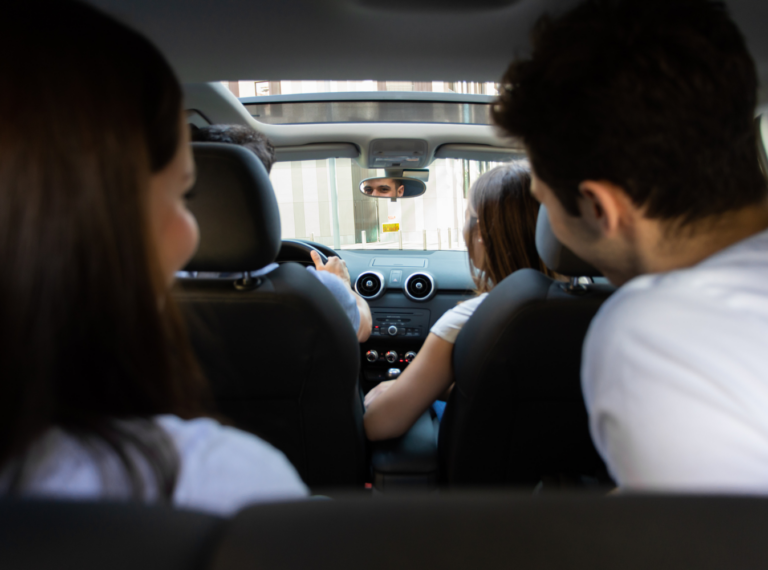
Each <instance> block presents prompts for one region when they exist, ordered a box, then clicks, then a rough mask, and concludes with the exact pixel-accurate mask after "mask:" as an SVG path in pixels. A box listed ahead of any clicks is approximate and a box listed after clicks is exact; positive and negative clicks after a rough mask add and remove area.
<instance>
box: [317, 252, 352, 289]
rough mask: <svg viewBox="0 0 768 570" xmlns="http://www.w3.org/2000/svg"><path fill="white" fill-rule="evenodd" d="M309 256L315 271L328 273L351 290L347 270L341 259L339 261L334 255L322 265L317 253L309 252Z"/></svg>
mask: <svg viewBox="0 0 768 570" xmlns="http://www.w3.org/2000/svg"><path fill="white" fill-rule="evenodd" d="M309 256H310V257H311V258H312V261H313V262H314V263H315V269H317V270H318V271H327V272H328V273H333V274H334V275H336V276H337V277H340V278H341V280H342V281H344V283H346V284H347V287H349V288H352V281H351V279H350V278H349V270H348V269H347V264H346V262H345V261H344V260H343V259H340V258H338V257H336V256H335V255H334V256H331V257H329V258H328V261H327V263H323V260H322V259H321V258H320V255H319V254H318V252H317V251H310V252H309Z"/></svg>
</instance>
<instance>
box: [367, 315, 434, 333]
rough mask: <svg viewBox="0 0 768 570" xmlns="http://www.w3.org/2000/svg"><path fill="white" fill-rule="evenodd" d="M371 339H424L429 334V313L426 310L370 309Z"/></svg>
mask: <svg viewBox="0 0 768 570" xmlns="http://www.w3.org/2000/svg"><path fill="white" fill-rule="evenodd" d="M371 317H373V330H372V331H371V339H372V340H374V339H376V340H381V339H386V338H404V339H416V340H418V339H421V340H423V339H425V338H427V334H428V333H429V311H428V310H426V309H371Z"/></svg>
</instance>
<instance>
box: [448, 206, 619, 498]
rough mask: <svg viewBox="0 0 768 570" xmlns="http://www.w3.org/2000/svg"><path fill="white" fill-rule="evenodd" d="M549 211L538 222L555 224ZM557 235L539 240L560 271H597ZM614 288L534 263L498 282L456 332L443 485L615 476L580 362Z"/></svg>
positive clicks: (542, 251) (522, 483) (531, 485)
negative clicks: (600, 446)
mask: <svg viewBox="0 0 768 570" xmlns="http://www.w3.org/2000/svg"><path fill="white" fill-rule="evenodd" d="M546 215H547V214H546V209H545V208H543V207H542V208H541V211H540V215H539V225H538V230H542V227H544V229H545V230H546V232H549V229H548V220H547V219H546ZM542 218H544V220H542ZM539 233H542V232H541V231H539ZM537 238H538V236H537ZM553 239H554V238H553V236H551V234H550V235H547V236H546V240H540V239H537V247H538V249H539V252H540V255H541V256H542V259H544V261H545V263H547V264H548V266H550V267H551V268H552V269H553V270H554V271H558V272H566V273H567V274H569V275H579V274H581V275H594V274H595V273H596V271H595V270H594V269H591V268H590V267H589V266H587V265H586V264H584V263H583V262H579V261H578V258H576V257H575V256H574V255H573V254H572V253H570V252H567V251H566V252H564V251H558V252H557V253H556V255H552V254H551V252H550V251H549V250H547V248H550V249H551V248H552V247H554V245H555V244H556V242H553V241H552V240H553ZM542 241H546V243H544V244H542ZM556 245H557V247H559V248H562V246H559V244H556ZM550 264H551V265H550ZM613 290H614V288H613V287H612V286H610V285H597V284H581V285H579V284H575V282H574V284H569V283H563V282H561V281H556V280H553V279H551V278H549V277H547V276H546V275H544V274H542V273H540V272H538V271H535V270H533V269H522V270H520V271H517V272H515V273H513V274H512V275H510V276H509V277H507V278H506V279H504V280H503V281H502V282H501V283H499V284H498V285H497V286H496V287H494V288H493V290H492V291H491V292H490V294H489V295H488V297H487V298H486V300H485V301H483V303H482V304H481V305H480V306H479V307H478V309H477V311H476V312H475V313H474V314H473V315H472V317H471V318H470V319H469V321H468V322H467V324H466V325H465V326H464V328H463V329H462V331H461V333H460V334H459V336H458V338H457V339H456V345H455V348H454V352H453V363H454V373H455V386H454V389H453V391H452V393H451V396H450V398H449V401H448V405H447V406H446V410H445V415H444V416H443V420H442V423H441V427H440V437H439V440H438V441H439V460H440V473H441V479H442V481H443V482H444V483H447V484H450V485H516V486H523V487H527V488H529V489H532V488H534V487H535V486H536V485H538V484H539V483H542V482H543V483H544V485H545V487H544V488H545V489H547V488H549V487H550V486H552V485H553V484H554V485H556V486H558V487H560V486H562V485H570V484H575V485H580V484H583V483H587V482H590V483H598V484H599V483H601V482H603V483H609V481H610V479H609V478H608V476H607V473H606V471H605V466H604V464H603V462H602V460H601V458H600V457H599V455H598V454H597V451H596V450H595V448H594V446H593V444H592V440H591V438H590V435H589V427H588V420H587V413H586V409H585V407H584V401H583V397H582V393H581V382H580V367H581V348H582V344H583V341H584V337H585V335H586V333H587V329H588V327H589V324H590V322H591V320H592V318H593V316H594V315H595V313H596V312H597V310H598V309H599V308H600V305H601V304H602V303H603V301H604V300H605V299H606V298H607V297H608V296H609V295H610V294H611V293H612V292H613Z"/></svg>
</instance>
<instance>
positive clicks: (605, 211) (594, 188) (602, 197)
mask: <svg viewBox="0 0 768 570" xmlns="http://www.w3.org/2000/svg"><path fill="white" fill-rule="evenodd" d="M579 193H580V194H581V196H580V198H579V209H580V210H581V216H582V218H583V219H584V221H585V222H587V223H588V224H589V225H590V226H592V228H593V229H594V230H597V231H599V232H600V233H601V234H603V235H604V236H605V237H615V236H617V235H618V233H619V232H620V231H621V230H622V229H623V227H624V225H625V224H626V221H627V219H626V216H627V214H628V212H627V205H628V198H629V197H628V196H627V195H626V193H625V192H624V191H623V190H622V189H621V187H619V186H616V185H615V184H612V183H610V182H606V181H604V180H599V181H596V180H585V181H584V182H582V183H581V184H579Z"/></svg>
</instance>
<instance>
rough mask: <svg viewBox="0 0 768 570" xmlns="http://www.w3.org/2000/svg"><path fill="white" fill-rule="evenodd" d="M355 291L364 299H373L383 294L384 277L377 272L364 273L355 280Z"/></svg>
mask: <svg viewBox="0 0 768 570" xmlns="http://www.w3.org/2000/svg"><path fill="white" fill-rule="evenodd" d="M355 291H357V294H358V295H360V296H361V297H363V298H364V299H375V298H376V297H378V296H380V295H381V294H382V293H383V292H384V276H383V275H382V274H381V273H379V272H378V271H365V272H363V273H361V274H360V275H358V277H357V279H356V280H355Z"/></svg>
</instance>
